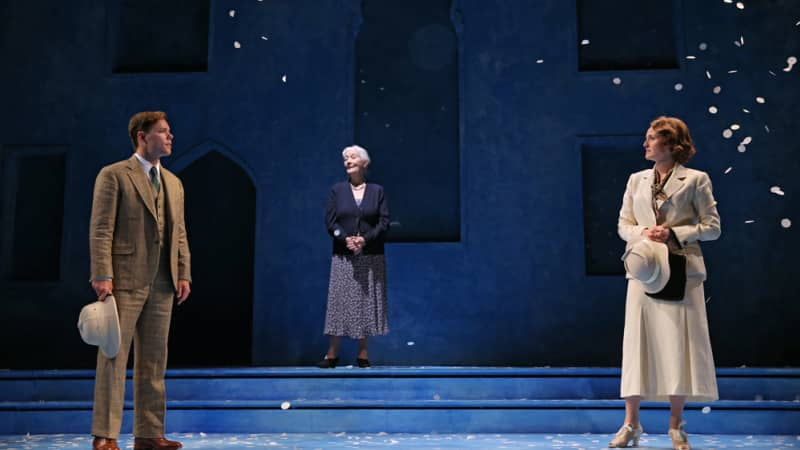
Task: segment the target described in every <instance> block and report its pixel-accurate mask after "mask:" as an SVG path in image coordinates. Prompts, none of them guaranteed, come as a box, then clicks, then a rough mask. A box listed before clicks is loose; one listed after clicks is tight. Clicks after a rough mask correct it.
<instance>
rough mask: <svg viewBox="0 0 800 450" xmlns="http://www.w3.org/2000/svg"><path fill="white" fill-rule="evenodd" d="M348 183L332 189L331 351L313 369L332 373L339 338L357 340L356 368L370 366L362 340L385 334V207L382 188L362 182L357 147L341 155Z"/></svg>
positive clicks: (363, 161)
mask: <svg viewBox="0 0 800 450" xmlns="http://www.w3.org/2000/svg"><path fill="white" fill-rule="evenodd" d="M342 157H343V158H344V168H345V171H346V172H347V178H348V179H347V181H343V182H341V183H336V184H334V185H333V187H332V188H331V193H330V197H329V198H328V207H327V209H326V211H325V224H326V225H327V227H328V233H329V234H330V235H331V237H333V259H332V261H331V277H330V283H329V286H328V310H327V313H326V314H325V331H324V333H325V334H326V335H328V336H330V347H329V348H328V353H327V354H326V355H325V358H324V359H323V360H322V361H320V362H319V363H318V364H317V366H318V367H320V368H323V369H332V368H334V367H336V364H338V362H339V344H340V342H341V338H342V336H347V337H351V338H353V339H358V356H357V357H356V362H357V363H358V367H369V366H370V364H369V359H368V358H367V339H368V338H369V336H376V335H384V334H387V333H388V332H389V326H388V323H387V322H388V321H387V315H388V307H387V301H386V260H385V258H384V254H383V242H384V238H385V236H386V231H387V230H388V229H389V208H388V206H387V204H386V197H385V196H384V194H383V187H381V186H380V185H378V184H375V183H367V180H366V178H365V173H366V170H367V166H368V165H369V162H370V159H369V154H368V153H367V151H366V150H365V149H363V148H361V147H359V146H357V145H354V146H352V147H347V148H345V149H344V150H343V151H342Z"/></svg>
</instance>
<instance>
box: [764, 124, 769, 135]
mask: <svg viewBox="0 0 800 450" xmlns="http://www.w3.org/2000/svg"><path fill="white" fill-rule="evenodd" d="M764 131H766V132H767V133H769V125H764Z"/></svg>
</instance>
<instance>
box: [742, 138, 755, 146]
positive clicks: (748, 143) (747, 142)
mask: <svg viewBox="0 0 800 450" xmlns="http://www.w3.org/2000/svg"><path fill="white" fill-rule="evenodd" d="M751 142H753V138H752V137H750V136H746V137H745V138H744V140H742V144H744V145H750V143H751Z"/></svg>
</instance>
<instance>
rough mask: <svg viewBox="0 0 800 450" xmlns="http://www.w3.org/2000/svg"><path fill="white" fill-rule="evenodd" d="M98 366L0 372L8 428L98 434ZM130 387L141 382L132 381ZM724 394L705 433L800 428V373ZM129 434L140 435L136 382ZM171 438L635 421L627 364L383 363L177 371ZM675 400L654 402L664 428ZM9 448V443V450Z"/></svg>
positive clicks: (728, 373) (768, 376) (692, 425)
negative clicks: (629, 414) (630, 415)
mask: <svg viewBox="0 0 800 450" xmlns="http://www.w3.org/2000/svg"><path fill="white" fill-rule="evenodd" d="M93 377H94V372H93V371H70V370H54V371H5V372H0V435H6V436H25V435H26V434H28V433H30V434H31V435H54V434H61V433H66V434H77V435H84V434H85V433H88V431H89V429H90V422H91V407H92V392H93V385H94V378H93ZM129 383H130V382H129ZM718 383H719V390H720V397H721V400H720V401H717V402H712V403H707V404H706V403H694V404H689V405H688V406H687V410H686V413H685V416H686V420H687V422H688V423H689V425H688V430H689V432H690V433H693V434H703V435H719V434H734V435H796V434H797V433H800V370H798V369H751V368H737V369H718ZM127 397H128V399H129V400H128V402H126V406H125V407H126V412H125V419H124V423H123V433H130V430H131V425H132V423H131V407H132V404H131V402H130V398H131V397H132V390H131V387H130V384H129V385H128V389H127ZM167 397H168V399H169V400H168V405H167V409H168V412H167V430H168V433H170V434H174V433H195V434H196V433H206V434H208V435H212V434H216V433H235V434H237V435H239V436H240V437H241V436H246V435H249V434H263V433H267V434H269V433H290V434H309V433H310V434H320V433H321V434H322V435H326V433H334V435H335V434H337V433H347V434H353V433H367V435H368V436H374V435H375V434H376V433H390V434H393V433H422V434H425V433H436V434H454V435H458V436H461V435H463V434H476V435H477V434H481V435H482V434H485V433H489V434H498V433H499V434H508V433H544V434H555V433H562V434H576V435H581V434H584V433H589V434H600V435H602V434H610V433H613V432H614V431H616V429H617V428H618V427H619V425H620V422H621V420H622V417H623V409H624V407H623V402H622V401H621V400H620V399H619V398H618V397H619V369H610V368H501V367H494V368H492V367H374V368H370V369H358V368H353V367H339V368H336V369H332V370H323V369H317V368H229V369H176V370H170V371H168V374H167ZM667 414H668V413H667V405H666V404H661V403H646V402H645V403H643V404H642V422H643V424H644V427H645V429H646V430H648V429H652V431H653V432H654V433H657V434H664V433H665V430H666V420H667ZM0 448H2V447H0Z"/></svg>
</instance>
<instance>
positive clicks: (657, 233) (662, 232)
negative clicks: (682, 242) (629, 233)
mask: <svg viewBox="0 0 800 450" xmlns="http://www.w3.org/2000/svg"><path fill="white" fill-rule="evenodd" d="M671 235H672V230H670V229H669V228H667V227H662V226H661V225H656V226H654V227H653V228H645V229H644V231H642V236H644V237H646V238H647V239H650V240H651V241H653V242H661V243H662V244H665V243H666V242H667V241H668V240H669V237H670V236H671Z"/></svg>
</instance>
